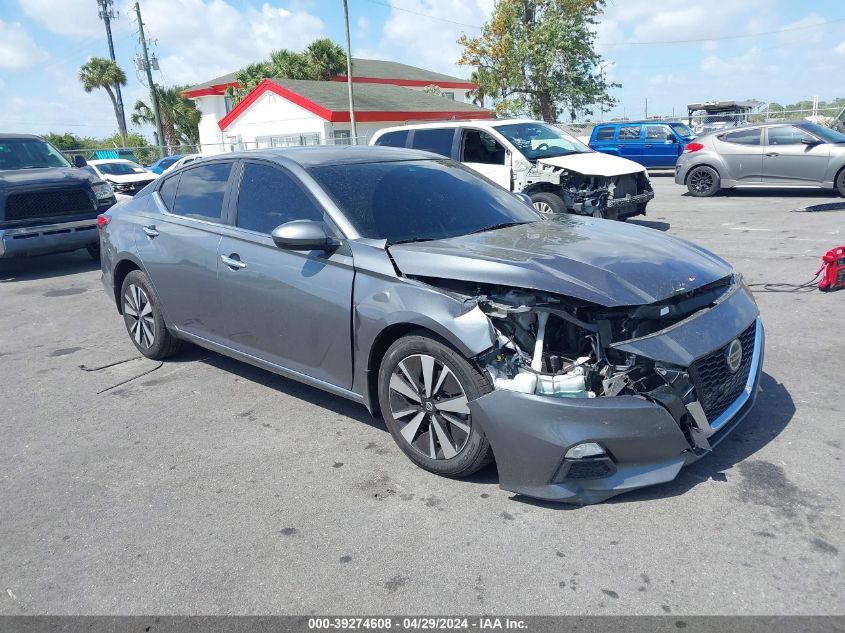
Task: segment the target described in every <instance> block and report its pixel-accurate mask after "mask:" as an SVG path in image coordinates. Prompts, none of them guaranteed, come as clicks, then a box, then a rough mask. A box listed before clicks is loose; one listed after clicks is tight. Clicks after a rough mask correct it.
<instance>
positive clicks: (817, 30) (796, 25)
mask: <svg viewBox="0 0 845 633" xmlns="http://www.w3.org/2000/svg"><path fill="white" fill-rule="evenodd" d="M824 24H825V19H824V18H823V17H821V16H820V15H817V14H815V13H811V14H810V15H808V16H806V17H804V18H801V19H800V20H797V21H795V22H791V23H789V24H784V25H783V26H782V27H781V28H782V29H783V30H784V32H783V33H780V34H779V39H780V41H781V42H783V43H784V44H815V43H817V42H821V41H822V39H823V38H824ZM787 29H788V30H787Z"/></svg>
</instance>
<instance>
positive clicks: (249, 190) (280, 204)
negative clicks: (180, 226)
mask: <svg viewBox="0 0 845 633" xmlns="http://www.w3.org/2000/svg"><path fill="white" fill-rule="evenodd" d="M232 204H233V205H234V207H235V217H234V220H233V226H229V227H226V228H225V229H224V235H223V238H222V240H221V241H220V246H219V248H218V251H217V253H218V260H219V266H220V275H219V279H220V284H219V287H220V302H221V305H222V312H223V319H224V321H225V335H226V339H227V342H226V344H227V345H228V346H230V347H232V348H234V349H236V350H238V351H240V352H243V353H245V354H248V355H250V356H254V357H256V358H259V359H262V360H265V361H267V362H270V363H273V364H274V365H278V366H281V367H285V368H287V369H291V370H293V371H296V372H298V373H300V374H305V375H306V376H310V377H312V378H316V379H318V380H322V381H325V382H328V383H331V384H333V385H337V386H339V387H343V388H346V389H348V388H350V387H351V386H352V340H351V323H352V321H351V314H352V282H353V278H354V274H355V273H354V268H353V266H352V256H351V254H349V252H348V251H347V250H345V248H346V247H344V246H341V247H340V248H339V249H337V250H335V251H333V252H331V253H327V252H322V251H319V252H318V251H313V252H299V251H288V250H282V249H280V248H279V247H277V246H276V245H275V243H274V242H273V240H272V238H271V237H270V233H271V232H272V231H273V229H275V228H276V227H277V226H279V225H281V224H285V223H286V222H290V221H292V220H317V221H323V220H324V214H323V210H322V209H321V208H320V206H319V205H318V203H317V202H316V201H315V200H314V199H313V198H312V197H311V195H310V194H309V193H308V192H307V191H306V189H305V188H304V186H303V185H302V184H301V183H300V182H299V180H298V179H297V178H296V176H294V175H293V174H291V173H290V172H288V171H287V170H284V169H282V168H281V167H279V166H278V165H275V164H272V163H264V162H259V161H244V163H243V169H242V173H241V174H240V188H239V193H238V198H237V200H236V201H235V200H233V201H232Z"/></svg>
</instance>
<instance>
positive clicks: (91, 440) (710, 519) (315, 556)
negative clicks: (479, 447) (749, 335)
mask: <svg viewBox="0 0 845 633" xmlns="http://www.w3.org/2000/svg"><path fill="white" fill-rule="evenodd" d="M653 182H654V186H655V189H656V198H655V200H654V201H653V202H652V203H651V204H650V206H649V212H648V216H647V217H646V218H644V219H638V220H634V222H636V223H637V224H642V225H645V226H649V227H651V228H653V229H654V230H658V231H667V232H669V233H672V234H674V235H678V236H681V237H684V238H686V239H689V240H693V241H695V242H698V243H700V244H702V245H704V246H706V247H707V248H710V249H712V250H713V251H715V252H716V253H718V254H719V255H721V256H722V257H724V258H725V259H727V260H729V261H730V262H732V263H733V264H734V265H735V266H736V268H737V269H738V270H739V271H740V272H742V273H743V274H744V275H745V277H746V278H747V280H748V281H749V282H750V283H765V282H769V283H802V282H804V281H807V280H808V279H810V278H811V277H812V276H813V273H814V272H815V270H816V269H817V268H818V266H819V263H820V257H821V255H822V253H823V252H825V251H826V250H828V249H829V248H832V247H833V246H836V245H839V244H842V243H845V209H842V210H833V211H819V212H800V211H796V209H800V208H803V207H806V206H807V205H820V204H828V203H835V202H841V201H842V200H841V199H839V198H837V197H835V196H834V195H833V194H829V193H807V192H802V193H798V194H791V195H790V194H783V193H772V192H767V193H765V194H761V193H756V192H745V193H743V192H735V193H730V194H726V195H725V194H723V195H719V196H717V197H715V198H712V199H704V200H701V199H695V198H692V197H689V196H688V195H684V194H685V190H684V189H683V188H681V187H678V186H676V185H674V184H673V183H672V180H671V178H670V177H667V176H654V177H653ZM99 277H100V273H99V269H98V268H97V266H96V265H95V264H94V263H93V262H91V261H90V260H89V259H88V257H87V255H86V254H85V252H84V251H81V252H77V253H71V254H63V255H56V256H49V257H42V258H36V259H29V260H14V261H0V310H2V316H0V319H2V321H0V322H1V323H2V327H0V394H2V413H0V438H2V439H0V614H36V613H38V614H42V613H50V614H265V613H273V614H326V613H333V614H338V613H348V614H365V613H370V614H378V613H382V614H409V613H415V614H431V613H437V614H481V613H495V614H500V615H504V614H521V615H529V614H658V615H660V614H749V613H750V614H845V601H843V600H842V595H843V594H845V582H844V581H843V560H845V529H843V511H844V510H845V503H843V500H845V477H843V463H842V450H843V443H845V433H843V424H845V397H843V390H844V389H845V383H844V382H843V377H844V376H845V327H843V325H845V291H842V292H839V293H830V294H823V293H821V292H818V291H813V292H807V293H794V292H792V293H789V292H784V293H773V292H766V293H762V292H761V293H759V294H758V295H757V300H758V302H759V305H760V310H761V312H762V315H763V319H764V323H765V327H766V334H767V348H766V356H765V366H764V376H763V379H762V392H761V393H760V396H759V399H758V404H757V407H756V409H755V410H754V412H753V413H752V415H751V416H750V417H749V418H748V419H747V420H746V421H745V422H744V423H743V425H742V426H741V427H740V428H739V429H737V430H736V431H735V432H734V433H733V435H732V436H731V437H730V438H729V439H728V440H726V441H725V442H723V443H722V444H721V445H720V446H719V447H718V448H717V450H716V451H715V452H714V453H713V454H712V455H710V456H708V457H706V458H704V459H703V460H701V461H699V462H697V463H696V464H694V465H692V466H690V467H688V468H686V469H684V470H683V471H682V472H681V474H680V475H679V476H678V478H677V479H676V480H675V481H674V482H672V483H669V484H666V485H662V486H659V487H654V488H650V489H646V490H642V491H637V492H634V493H630V494H627V495H623V496H620V497H617V498H615V499H613V500H611V501H609V502H606V503H603V504H599V505H594V506H587V507H573V506H566V505H556V504H545V503H538V502H536V501H531V500H530V499H525V498H520V497H515V496H513V495H512V494H510V493H508V492H506V491H503V490H501V489H500V488H499V487H498V481H497V475H496V470H495V467H489V468H487V469H486V470H484V471H482V472H481V473H479V474H477V475H475V476H473V477H472V478H470V479H468V480H463V481H454V480H449V479H444V478H440V477H437V476H435V475H433V474H429V473H427V472H425V471H422V470H420V469H418V468H416V467H415V466H414V465H413V464H412V463H411V462H410V461H409V460H408V459H406V458H405V457H404V456H403V454H402V453H401V452H400V451H399V449H398V448H397V447H396V446H395V445H394V443H393V440H392V439H391V437H390V435H389V433H388V432H387V431H386V429H385V427H384V425H383V424H382V422H381V421H379V420H374V419H372V418H371V417H370V416H369V414H368V413H367V412H366V410H365V409H364V408H363V407H360V406H358V405H355V404H352V403H349V402H347V401H346V400H343V399H341V398H339V397H335V396H331V395H328V394H326V393H323V392H320V391H317V390H316V389H312V388H310V387H305V386H302V385H300V384H298V383H295V382H292V381H290V380H286V379H283V378H280V377H277V376H275V375H273V374H270V373H267V372H264V371H262V370H259V369H256V368H253V367H251V366H248V365H244V364H242V363H239V362H236V361H234V360H230V359H228V358H225V357H222V356H220V355H218V354H215V353H212V352H207V351H204V350H201V349H198V348H191V349H189V350H187V351H185V352H183V353H182V354H180V355H179V356H177V357H176V358H174V359H172V360H168V361H166V362H165V363H163V364H159V363H155V362H152V361H149V360H145V359H139V358H138V357H137V356H138V355H137V353H136V351H135V348H134V347H133V346H132V345H131V343H130V341H129V338H128V337H127V334H126V332H125V330H124V327H123V322H122V319H121V318H120V316H119V315H118V314H117V312H116V310H115V308H114V305H113V303H112V302H111V300H110V298H109V297H108V296H107V295H106V293H105V292H104V291H103V289H102V286H101V284H100V280H99ZM113 363H118V364H114V365H113ZM109 365H111V366H109ZM83 366H84V367H83ZM526 424H530V420H526Z"/></svg>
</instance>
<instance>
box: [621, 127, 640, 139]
mask: <svg viewBox="0 0 845 633" xmlns="http://www.w3.org/2000/svg"><path fill="white" fill-rule="evenodd" d="M619 140H620V141H639V140H640V126H639V125H624V126H622V127H620V128H619Z"/></svg>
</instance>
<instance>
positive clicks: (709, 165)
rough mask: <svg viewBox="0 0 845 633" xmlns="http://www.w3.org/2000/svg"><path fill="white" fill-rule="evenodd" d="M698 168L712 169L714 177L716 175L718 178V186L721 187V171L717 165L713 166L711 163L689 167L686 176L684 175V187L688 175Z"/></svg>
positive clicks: (687, 180)
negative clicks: (714, 173)
mask: <svg viewBox="0 0 845 633" xmlns="http://www.w3.org/2000/svg"><path fill="white" fill-rule="evenodd" d="M699 167H709V168H710V169H712V170H713V171H715V172H716V175H717V176H719V181H720V186H721V180H722V178H723V176H722V171H721V169H720V168H719V167H718V166H717V165H715V164H713V163H710V162H702V163H696V164H695V165H693V166H692V167H690V168H689V169H687V174H686V176H684V185H686V184H687V183H689V176H690V174H691V173H692V172H694V171H695V170H696V169H698V168H699Z"/></svg>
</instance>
